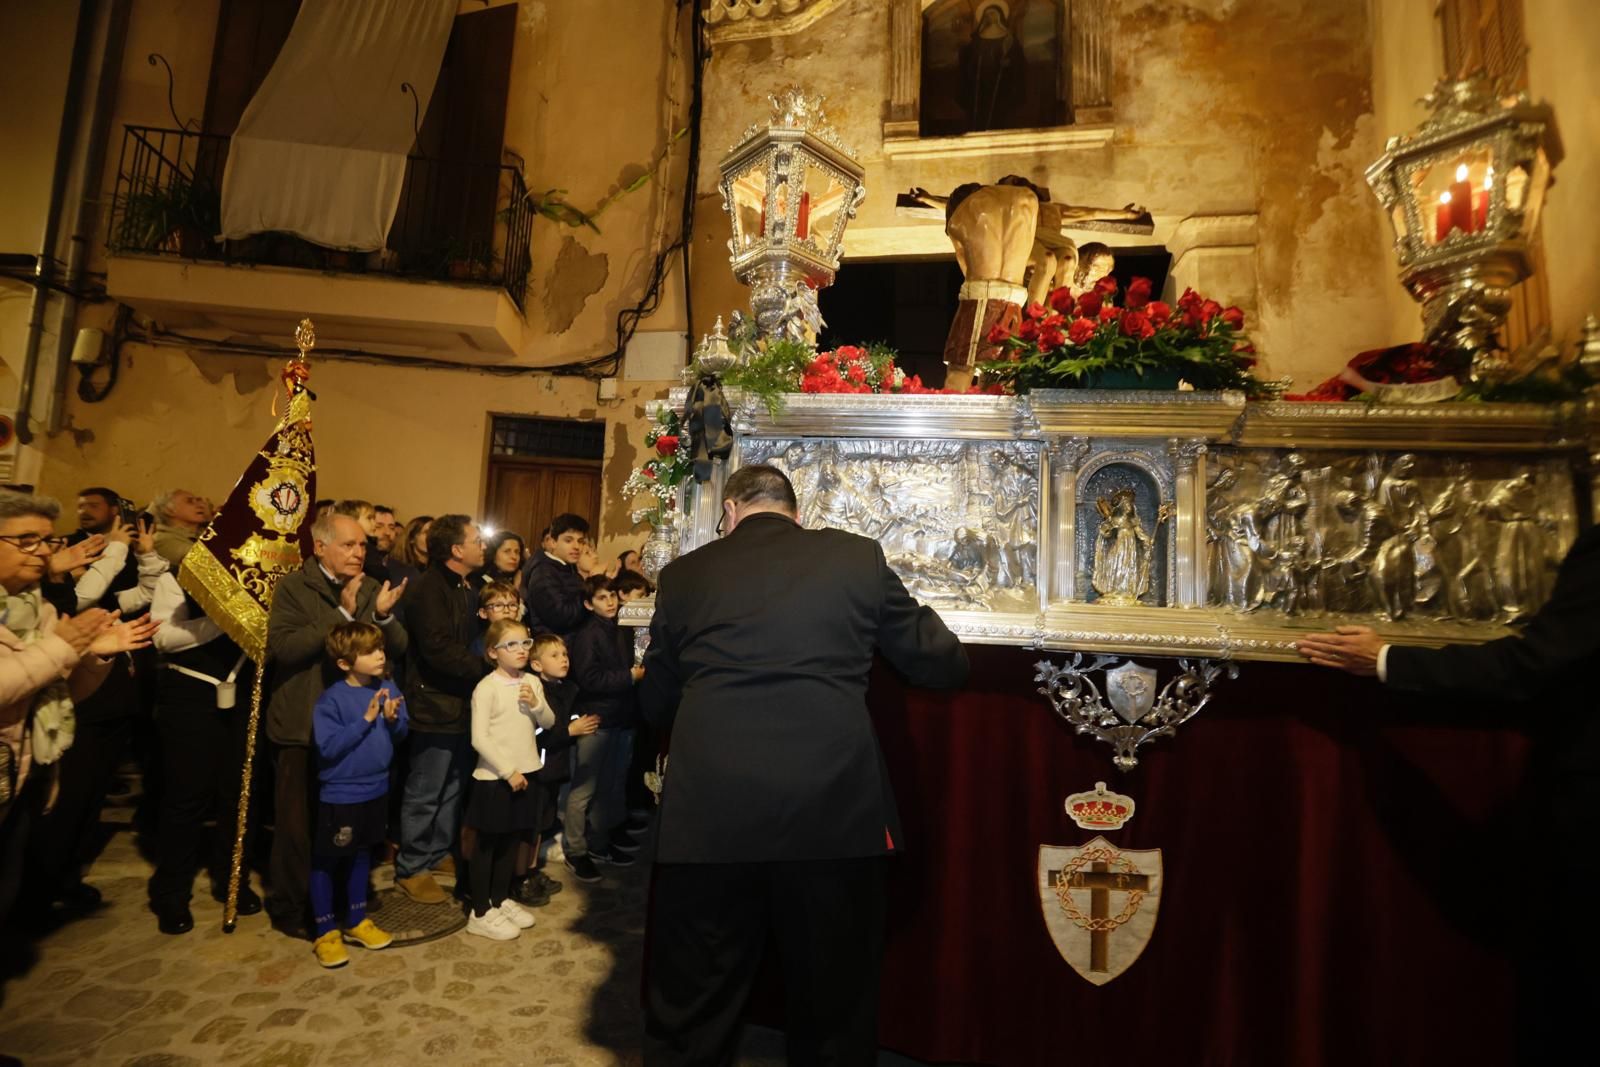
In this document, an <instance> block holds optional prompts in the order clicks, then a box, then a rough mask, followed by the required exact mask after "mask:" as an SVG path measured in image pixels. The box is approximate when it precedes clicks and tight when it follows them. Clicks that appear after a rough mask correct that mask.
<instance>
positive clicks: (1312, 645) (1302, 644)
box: [1294, 626, 1387, 678]
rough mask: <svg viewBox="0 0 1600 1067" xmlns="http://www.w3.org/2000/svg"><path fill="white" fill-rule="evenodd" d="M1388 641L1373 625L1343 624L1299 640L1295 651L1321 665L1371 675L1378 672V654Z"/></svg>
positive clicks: (1366, 676)
mask: <svg viewBox="0 0 1600 1067" xmlns="http://www.w3.org/2000/svg"><path fill="white" fill-rule="evenodd" d="M1385 644H1387V642H1385V641H1384V640H1383V638H1381V637H1379V636H1378V634H1377V631H1375V630H1373V628H1372V627H1370V626H1341V627H1339V628H1338V629H1337V630H1336V631H1335V632H1333V633H1331V634H1327V633H1324V634H1312V635H1311V636H1310V637H1306V638H1303V639H1301V640H1299V641H1297V642H1295V646H1294V647H1295V651H1297V652H1299V653H1300V654H1301V655H1302V656H1304V657H1305V658H1306V659H1308V660H1310V661H1311V662H1312V663H1315V664H1316V665H1317V666H1319V667H1335V668H1337V669H1339V670H1341V671H1348V672H1349V673H1351V674H1357V675H1361V676H1362V677H1364V678H1371V677H1373V676H1374V675H1376V674H1377V673H1378V653H1379V652H1380V651H1381V650H1382V649H1383V646H1384V645H1385Z"/></svg>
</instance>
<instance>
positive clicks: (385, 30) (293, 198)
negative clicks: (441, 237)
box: [222, 0, 457, 252]
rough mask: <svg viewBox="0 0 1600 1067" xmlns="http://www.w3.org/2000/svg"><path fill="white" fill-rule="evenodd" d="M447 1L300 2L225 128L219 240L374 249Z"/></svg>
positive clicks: (421, 101) (426, 94) (443, 38)
mask: <svg viewBox="0 0 1600 1067" xmlns="http://www.w3.org/2000/svg"><path fill="white" fill-rule="evenodd" d="M456 3H457V0H304V3H302V4H301V5H300V13H299V15H298V16H296V18H295V21H294V26H293V28H291V29H290V31H289V39H288V40H287V41H285V42H284V45H283V51H282V52H280V53H279V54H278V58H277V61H276V62H274V63H273V64H272V69H271V70H270V71H268V72H267V77H266V79H265V80H264V81H263V82H262V83H261V88H260V89H258V90H257V91H256V95H255V96H254V97H253V98H251V100H250V104H249V106H248V107H246V108H245V110H244V115H243V116H242V117H241V118H240V119H239V130H238V132H237V133H235V134H234V135H233V144H232V146H231V147H230V149H229V151H228V166H227V169H226V170H225V171H224V173H223V176H222V235H223V236H224V237H235V238H237V237H246V236H249V235H250V234H253V233H262V232H264V231H268V230H276V231H280V232H283V233H293V234H298V235H299V236H301V237H304V238H305V239H306V240H308V241H313V242H315V243H317V244H319V245H326V246H327V247H329V248H340V249H353V250H358V251H363V252H371V251H373V250H375V249H379V248H382V247H383V242H384V238H385V236H386V235H387V234H388V232H389V224H390V223H391V222H393V221H394V213H395V209H396V208H397V207H398V206H399V203H400V187H401V184H402V183H403V182H404V180H405V174H406V153H407V152H409V151H410V150H411V145H412V143H413V141H414V140H415V129H414V127H413V119H414V116H415V115H416V114H417V112H415V111H414V110H413V108H414V107H420V108H421V113H423V114H425V113H426V112H427V110H428V101H429V99H430V98H431V97H432V96H433V86H434V82H435V81H436V80H437V79H438V77H439V66H440V64H441V63H443V61H444V49H445V43H446V42H447V41H448V40H449V38H450V26H451V23H452V21H453V20H454V18H455V13H456ZM402 82H409V83H410V84H411V85H412V86H413V87H414V88H415V89H416V91H417V98H418V104H416V105H413V103H412V100H411V97H410V95H409V94H407V93H403V92H401V89H400V84H401V83H402Z"/></svg>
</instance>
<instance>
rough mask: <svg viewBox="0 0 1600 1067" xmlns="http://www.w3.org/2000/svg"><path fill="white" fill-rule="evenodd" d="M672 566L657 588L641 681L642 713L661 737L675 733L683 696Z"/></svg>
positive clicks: (640, 699) (664, 571) (640, 709)
mask: <svg viewBox="0 0 1600 1067" xmlns="http://www.w3.org/2000/svg"><path fill="white" fill-rule="evenodd" d="M671 570H672V568H671V566H670V565H669V566H668V567H667V568H666V569H665V570H663V571H662V572H661V581H660V584H659V585H657V587H656V606H655V613H654V614H653V615H652V616H651V618H650V647H649V649H647V650H646V651H645V654H644V677H643V678H641V679H640V680H639V689H638V696H639V711H640V713H641V714H643V715H644V717H645V719H646V720H648V721H649V723H650V725H651V726H653V727H655V729H656V731H657V732H658V733H660V734H661V735H662V736H666V735H667V734H669V733H671V732H672V720H673V718H674V716H676V715H677V713H678V700H679V698H680V697H682V695H683V668H682V666H681V665H680V664H679V663H678V648H677V645H676V643H675V641H676V638H675V636H674V634H673V632H672V625H671V621H670V614H669V613H670V611H671V606H672V594H671V592H670V587H671V584H672V579H671V577H670V576H669V572H670V571H671Z"/></svg>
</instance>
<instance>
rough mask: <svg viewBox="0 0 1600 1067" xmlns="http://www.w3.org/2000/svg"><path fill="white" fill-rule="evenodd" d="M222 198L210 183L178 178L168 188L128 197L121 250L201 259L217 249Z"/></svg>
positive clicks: (146, 191)
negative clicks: (216, 238)
mask: <svg viewBox="0 0 1600 1067" xmlns="http://www.w3.org/2000/svg"><path fill="white" fill-rule="evenodd" d="M221 229H222V198H221V196H220V195H219V194H218V192H217V190H216V187H215V186H213V185H211V184H210V183H202V182H196V181H195V180H193V179H192V178H189V177H188V176H186V175H181V174H180V175H177V176H175V177H174V178H173V179H172V181H171V182H169V183H168V184H166V185H165V186H158V185H151V186H149V187H148V188H145V189H141V190H138V191H136V192H133V193H130V194H128V198H127V200H126V201H124V203H123V207H122V224H121V227H120V229H119V231H118V234H119V237H118V249H119V251H124V252H165V253H169V254H170V253H176V254H177V255H181V256H186V257H188V258H190V259H198V258H199V257H201V256H203V255H206V254H208V253H209V252H211V251H213V250H214V249H215V247H216V243H215V235H216V234H217V233H218V232H219V231H220V230H221Z"/></svg>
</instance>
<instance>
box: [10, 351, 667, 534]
mask: <svg viewBox="0 0 1600 1067" xmlns="http://www.w3.org/2000/svg"><path fill="white" fill-rule="evenodd" d="M124 357H125V359H126V361H127V362H126V366H125V368H124V374H125V375H126V377H125V379H124V381H125V385H123V386H119V387H118V388H117V390H116V391H115V392H113V393H112V395H111V397H110V399H108V400H107V401H105V402H104V403H102V404H97V405H76V406H75V407H74V408H73V411H72V427H73V428H72V430H71V431H69V432H67V433H63V434H61V435H59V436H58V437H56V438H55V439H54V440H53V441H51V443H50V446H49V448H48V449H47V450H46V453H45V459H44V465H43V470H42V472H41V477H40V478H39V482H38V484H39V488H40V490H41V491H43V492H46V493H49V494H51V495H53V496H57V497H60V498H62V499H70V498H71V497H72V495H73V494H74V493H75V492H76V491H77V490H78V489H80V488H82V487H83V486H84V485H91V484H105V485H109V486H111V487H112V488H114V489H116V490H118V491H119V492H121V493H123V494H124V495H126V496H128V497H130V498H132V499H134V500H136V501H138V502H140V503H144V502H147V501H149V500H150V498H151V497H153V496H154V495H155V494H156V493H157V492H160V491H161V490H163V489H171V488H175V487H178V486H181V487H183V488H186V489H190V490H193V491H194V492H197V493H202V494H204V495H207V496H210V497H212V498H213V499H215V500H219V501H220V500H221V499H222V498H223V497H224V496H225V495H226V494H227V492H228V490H229V489H231V488H232V486H233V483H234V480H235V479H237V478H238V477H239V475H240V473H241V472H242V471H243V470H244V466H245V464H246V463H247V462H248V461H249V459H250V456H251V454H252V453H253V452H254V450H255V449H257V448H259V447H260V446H261V442H262V441H264V440H265V439H266V436H267V434H268V433H269V432H271V429H272V426H273V422H274V420H273V418H272V416H271V413H270V408H271V404H272V395H273V391H274V388H275V387H276V378H277V372H278V370H279V369H280V367H281V365H282V364H281V361H279V360H266V359H262V358H259V357H255V356H232V355H221V354H218V353H210V352H190V351H188V350H185V349H181V348H168V347H161V348H155V347H151V346H148V345H129V346H128V347H127V349H126V351H125V352H124ZM311 387H312V391H313V392H315V393H316V394H317V403H316V406H315V414H314V418H315V424H314V425H315V431H314V432H315V440H316V446H317V491H318V495H319V496H323V497H333V498H338V497H346V496H360V497H365V498H367V499H369V500H377V501H381V502H383V503H387V504H391V505H393V506H394V507H395V508H396V509H397V510H398V511H399V513H400V514H401V515H402V516H408V515H415V514H421V513H427V514H433V515H437V514H441V513H443V512H445V511H463V512H467V513H469V514H473V513H476V512H477V511H478V509H479V507H480V506H481V505H482V503H483V494H484V488H485V484H484V483H485V475H486V473H487V469H488V461H487V456H488V434H489V418H490V415H491V414H516V415H544V416H550V417H559V418H572V419H586V420H597V419H603V420H605V421H606V423H607V432H606V457H605V484H606V486H607V487H608V493H607V505H608V506H607V507H606V510H605V512H604V514H603V515H602V516H601V533H602V538H603V543H602V547H607V546H609V545H612V544H621V543H624V542H639V541H642V540H643V539H644V534H643V533H642V532H636V531H633V530H632V529H631V523H630V522H629V520H628V516H627V510H628V509H627V507H626V506H625V502H623V501H621V500H619V499H615V494H614V493H611V492H609V489H611V488H614V487H616V486H620V485H621V484H622V482H623V481H624V480H625V479H626V478H627V476H628V471H629V469H630V468H631V467H632V465H633V464H634V462H635V461H636V458H637V457H636V455H635V452H636V450H637V442H638V441H639V440H640V439H641V437H642V431H641V430H640V429H639V427H640V426H641V425H642V424H643V421H644V403H645V401H646V400H648V399H650V398H652V397H654V396H655V395H657V393H658V391H659V389H660V387H659V386H658V385H656V384H655V383H629V384H627V385H625V386H624V388H623V390H622V392H621V395H620V397H619V399H617V400H615V401H609V402H605V403H600V402H597V401H596V399H595V387H594V384H593V383H592V382H588V381H584V380H582V379H578V378H551V377H548V376H544V377H538V378H533V377H517V378H504V377H496V376H490V375H486V374H475V373H469V372H465V371H439V370H428V369H417V368H409V367H389V366H374V365H370V364H362V363H351V362H341V361H339V360H338V359H336V358H332V357H328V358H323V359H318V358H317V357H316V355H315V353H313V356H312V379H311ZM619 424H620V425H622V426H623V427H624V428H625V438H624V439H622V440H619V437H624V435H619V434H618V433H615V432H613V431H614V430H615V428H616V427H617V426H618V425H619ZM519 532H523V533H527V532H530V531H519ZM532 532H537V531H532Z"/></svg>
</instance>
